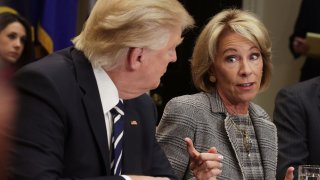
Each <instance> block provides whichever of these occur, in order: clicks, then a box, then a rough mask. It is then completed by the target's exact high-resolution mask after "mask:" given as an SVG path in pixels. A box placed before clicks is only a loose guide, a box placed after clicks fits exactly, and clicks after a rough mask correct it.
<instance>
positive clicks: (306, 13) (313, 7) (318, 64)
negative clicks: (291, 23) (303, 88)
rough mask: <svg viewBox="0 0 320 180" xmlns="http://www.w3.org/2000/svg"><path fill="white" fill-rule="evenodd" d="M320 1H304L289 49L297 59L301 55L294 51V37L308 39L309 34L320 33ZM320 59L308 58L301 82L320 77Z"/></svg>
mask: <svg viewBox="0 0 320 180" xmlns="http://www.w3.org/2000/svg"><path fill="white" fill-rule="evenodd" d="M319 7H320V1H319V0H302V3H301V5H300V11H299V14H298V17H297V20H296V23H295V27H294V32H293V34H292V35H291V36H290V40H289V48H290V50H291V53H292V54H293V56H294V57H295V58H298V57H299V56H300V54H297V53H295V52H294V51H293V40H294V37H296V36H298V37H303V38H305V37H306V34H307V32H314V33H320V23H319V22H320V11H319ZM319 69H320V59H315V58H311V57H307V58H306V61H305V63H304V65H303V67H302V69H301V75H300V81H304V80H308V79H311V78H314V77H316V76H319V75H320V71H319Z"/></svg>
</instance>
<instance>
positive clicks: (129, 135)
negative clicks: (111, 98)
mask: <svg viewBox="0 0 320 180" xmlns="http://www.w3.org/2000/svg"><path fill="white" fill-rule="evenodd" d="M14 84H15V86H16V87H17V89H18V92H19V95H20V98H21V99H20V103H19V107H20V109H19V112H18V117H17V121H16V123H15V124H16V126H15V128H16V133H15V135H14V137H13V139H14V146H13V148H12V150H13V152H12V155H13V156H12V158H13V161H12V162H13V163H12V166H11V167H10V171H11V173H12V176H13V179H44V180H50V179H78V178H79V179H81V178H83V179H122V177H112V176H111V175H110V159H109V149H108V145H107V134H106V125H105V120H104V114H103V110H102V105H101V100H100V96H99V92H98V88H97V83H96V80H95V76H94V73H93V70H92V68H91V65H90V63H89V62H88V60H87V59H86V58H85V56H84V55H83V53H82V52H80V51H78V50H76V49H74V48H67V49H65V50H62V51H60V52H57V53H54V54H52V55H50V56H48V57H46V58H44V59H42V60H39V61H37V62H35V63H33V64H31V65H28V66H26V67H25V68H23V69H22V70H21V71H19V72H18V73H17V75H16V77H15V79H14ZM124 104H125V110H124V112H125V118H126V124H125V131H124V132H125V133H124V150H123V151H124V152H123V170H122V174H128V175H130V174H135V175H149V176H167V177H171V178H174V176H173V171H172V169H171V166H170V164H169V161H168V160H167V158H166V156H165V154H164V153H163V151H162V149H161V148H160V146H159V145H158V143H157V141H156V140H155V123H156V119H157V113H156V108H155V106H154V104H153V103H152V100H151V99H150V98H149V96H148V95H142V96H140V97H137V98H135V99H132V100H128V101H125V102H124ZM131 121H136V122H137V125H134V124H133V125H132V124H131V123H130V122H131Z"/></svg>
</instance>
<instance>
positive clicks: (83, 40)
mask: <svg viewBox="0 0 320 180" xmlns="http://www.w3.org/2000/svg"><path fill="white" fill-rule="evenodd" d="M193 23H194V20H193V18H192V17H191V16H190V15H189V14H188V12H187V11H186V10H185V9H184V7H183V6H182V5H181V4H180V3H179V1H177V0H98V1H97V2H96V4H95V6H94V8H93V9H92V12H91V14H90V16H89V18H88V20H87V22H86V24H85V25H84V28H83V30H82V32H81V33H80V35H78V36H77V37H75V38H74V39H73V43H74V45H75V47H76V48H77V49H79V50H81V51H83V52H84V54H85V56H86V57H87V58H88V59H89V60H90V61H91V63H92V64H93V65H94V66H104V67H105V68H108V69H110V68H112V67H114V66H115V65H116V64H117V63H119V60H120V59H122V58H123V57H124V56H126V54H127V52H128V50H129V48H130V47H139V48H150V49H157V48H160V46H162V47H163V46H164V45H165V44H166V43H167V41H168V37H169V30H170V29H171V28H173V27H179V26H181V28H182V30H185V29H187V28H189V27H191V26H192V25H193Z"/></svg>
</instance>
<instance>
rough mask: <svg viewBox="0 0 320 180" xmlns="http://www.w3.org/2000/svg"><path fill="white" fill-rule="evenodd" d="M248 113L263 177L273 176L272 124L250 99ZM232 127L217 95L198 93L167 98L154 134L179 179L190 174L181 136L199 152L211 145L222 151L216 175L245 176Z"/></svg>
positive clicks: (274, 134) (274, 147) (274, 143)
mask: <svg viewBox="0 0 320 180" xmlns="http://www.w3.org/2000/svg"><path fill="white" fill-rule="evenodd" d="M249 115H250V117H251V120H252V123H253V126H254V130H255V133H256V138H257V141H258V146H259V149H260V155H261V161H262V166H263V170H264V179H266V180H272V179H275V176H276V165H277V164H276V163H277V150H278V146H277V131H276V127H275V125H274V124H273V123H272V122H271V120H270V117H269V116H268V114H267V113H266V112H265V111H264V110H263V109H262V108H261V107H260V106H258V105H256V104H254V103H250V105H249ZM236 131H237V130H236V129H235V127H234V126H233V125H232V122H231V119H230V118H229V117H228V116H227V114H226V109H225V108H224V105H223V103H222V101H221V99H220V97H219V95H218V94H217V93H216V92H215V93H213V94H208V93H198V94H194V95H185V96H180V97H177V98H174V99H172V100H171V101H169V102H168V104H167V105H166V108H165V110H164V114H163V116H162V119H161V121H160V124H159V126H158V127H157V134H156V136H157V139H158V141H159V143H160V145H161V146H162V148H163V149H164V151H165V152H166V155H167V157H168V159H169V161H170V162H171V165H172V167H173V169H174V170H175V173H176V175H177V176H178V177H179V179H190V178H194V177H193V175H192V173H191V171H190V170H189V168H188V164H189V156H188V152H187V150H186V145H185V142H184V138H185V137H190V138H191V139H192V140H193V142H194V146H195V148H196V149H197V150H198V151H199V152H207V151H208V149H209V148H210V147H212V146H214V147H216V148H217V150H218V152H219V153H220V154H222V155H223V157H224V159H223V160H222V163H223V167H222V174H221V175H220V176H218V179H245V178H244V175H243V170H242V168H243V161H242V159H239V158H238V157H239V154H238V153H239V147H238V146H237V145H236V143H235V142H234V140H235V139H236V133H235V132H236Z"/></svg>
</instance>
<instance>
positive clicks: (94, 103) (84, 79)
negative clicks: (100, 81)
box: [71, 49, 110, 174]
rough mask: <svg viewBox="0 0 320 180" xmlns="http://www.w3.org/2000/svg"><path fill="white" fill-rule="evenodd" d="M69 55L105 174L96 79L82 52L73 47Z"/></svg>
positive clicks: (104, 135) (104, 140) (106, 150)
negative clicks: (72, 61)
mask: <svg viewBox="0 0 320 180" xmlns="http://www.w3.org/2000/svg"><path fill="white" fill-rule="evenodd" d="M71 55H72V56H73V57H72V59H73V60H74V66H75V74H76V79H77V81H78V83H79V88H80V89H81V90H82V92H83V98H82V100H83V105H84V109H85V110H86V113H87V116H88V121H89V125H90V128H91V130H92V133H93V134H94V137H95V140H96V143H97V146H98V148H99V150H100V154H101V156H102V158H103V161H104V163H105V168H106V171H107V174H110V160H109V156H107V155H108V154H110V153H109V148H108V143H107V141H108V140H107V133H106V125H105V120H104V114H103V109H102V104H101V100H100V96H99V91H98V86H97V83H96V79H95V76H94V73H93V70H92V67H91V64H90V63H89V61H88V60H87V58H86V57H85V56H84V55H83V53H82V52H80V51H78V50H76V49H73V50H72V51H71Z"/></svg>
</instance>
